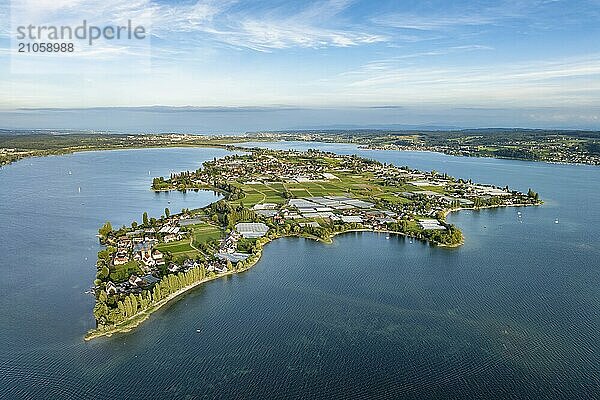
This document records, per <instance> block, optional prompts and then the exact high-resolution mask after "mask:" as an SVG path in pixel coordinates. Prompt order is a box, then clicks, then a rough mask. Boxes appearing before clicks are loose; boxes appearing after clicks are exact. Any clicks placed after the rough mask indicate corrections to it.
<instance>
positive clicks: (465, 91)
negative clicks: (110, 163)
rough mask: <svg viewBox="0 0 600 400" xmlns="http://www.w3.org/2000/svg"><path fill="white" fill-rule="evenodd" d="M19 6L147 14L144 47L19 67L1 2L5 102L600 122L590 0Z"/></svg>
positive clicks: (0, 102)
mask: <svg viewBox="0 0 600 400" xmlns="http://www.w3.org/2000/svg"><path fill="white" fill-rule="evenodd" d="M28 2H29V3H31V4H33V5H34V7H35V9H37V10H42V11H43V15H47V16H48V19H50V20H52V18H54V20H53V21H54V23H58V22H61V21H65V20H68V21H69V23H72V21H77V20H81V19H82V18H83V17H84V16H86V17H87V18H88V19H90V20H94V21H97V22H96V23H98V24H102V23H107V22H109V21H118V20H122V19H123V18H131V19H133V20H134V21H135V20H136V19H137V20H143V21H145V24H150V23H149V21H151V24H150V25H151V26H150V29H149V30H150V32H151V33H152V36H151V45H150V47H149V49H147V50H148V52H139V51H136V49H135V48H128V47H127V46H126V45H125V46H122V45H121V46H119V47H115V46H113V47H111V46H110V45H108V44H106V46H105V44H99V45H98V46H96V47H95V48H94V49H93V50H94V51H93V52H88V53H86V52H83V53H82V54H79V55H76V56H74V57H72V59H69V60H66V59H62V60H60V63H61V64H60V73H57V72H56V71H53V72H52V73H44V72H43V71H44V68H40V69H36V71H35V73H31V72H29V73H16V72H19V71H15V69H14V68H11V56H13V53H12V52H13V51H14V49H11V43H10V38H11V35H13V34H14V32H11V29H10V14H11V8H10V4H9V3H8V2H7V1H6V0H0V4H2V7H0V20H1V21H2V24H0V25H1V27H2V29H1V30H0V93H2V96H1V97H0V109H4V110H14V109H19V108H36V107H59V108H85V107H138V106H151V105H167V106H196V107H208V106H222V107H246V106H260V107H273V108H277V107H281V106H285V107H298V108H303V109H304V108H310V109H320V108H321V109H322V108H332V109H336V110H343V109H348V110H351V109H356V108H359V109H361V110H363V111H364V110H381V109H382V108H381V107H382V106H385V107H388V108H387V109H386V110H387V111H386V112H385V113H384V114H385V115H386V117H385V118H384V119H383V120H382V121H381V122H382V123H398V124H400V123H406V124H412V123H436V124H443V123H444V122H446V121H450V122H451V123H452V124H460V125H480V124H483V125H486V126H494V125H504V126H507V125H511V126H514V125H522V126H547V127H570V126H572V127H585V128H598V127H600V41H599V40H598V38H599V37H600V0H576V1H572V0H571V1H566V0H565V1H561V0H524V1H512V0H510V1H505V0H497V1H477V2H474V1H403V0H395V1H386V0H382V1H372V0H371V1H358V0H356V1H350V0H330V1H312V2H310V1H306V2H305V1H282V0H270V1H267V0H258V1H256V0H255V1H234V0H231V1H230V0H221V1H212V0H208V1H206V0H200V1H171V0H162V1H156V0H133V1H121V0H102V1H101V0H35V1H34V0H21V1H19V3H20V4H22V3H25V4H27V3H28ZM63 23H64V22H63ZM84 59H85V61H86V62H87V64H86V63H84V62H83V61H82V60H84ZM142 61H145V62H148V61H149V64H148V63H147V64H148V65H149V66H150V68H137V66H138V65H141V64H140V63H141V62H142ZM90 63H93V65H94V68H95V67H99V68H98V69H93V72H92V69H90V67H89V65H91V64H90ZM148 65H146V67H147V66H148ZM102 67H104V68H102ZM115 71H116V72H115ZM393 109H397V110H403V112H398V113H397V114H394V113H393V112H391V113H390V110H393ZM411 111H413V112H412V113H411ZM454 111H456V112H455V113H454ZM378 112H379V113H381V111H372V114H371V115H370V117H369V118H366V119H365V121H366V120H369V122H370V123H371V122H372V121H376V120H377V118H376V115H378V114H377V113H378ZM363 114H364V115H366V114H367V113H366V111H365V112H364V113H363ZM494 114H495V115H497V116H498V117H497V118H496V121H495V120H494V118H493V115H494ZM381 115H383V114H381ZM390 115H391V116H390ZM417 115H421V116H422V117H420V118H421V119H419V118H417V117H416V116H417ZM423 115H425V116H423ZM453 115H461V118H459V119H458V120H457V118H452V116H453ZM484 115H485V116H488V117H489V118H488V117H486V118H484V119H482V118H483V116H484ZM411 116H412V117H411ZM333 122H334V123H342V122H344V121H340V120H336V121H333ZM358 122H360V121H358ZM450 122H449V124H450ZM511 122H512V123H511ZM291 125H294V124H293V123H291Z"/></svg>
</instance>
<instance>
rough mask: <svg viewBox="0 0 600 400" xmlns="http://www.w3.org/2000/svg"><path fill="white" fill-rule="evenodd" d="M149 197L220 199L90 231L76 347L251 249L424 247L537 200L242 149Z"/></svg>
mask: <svg viewBox="0 0 600 400" xmlns="http://www.w3.org/2000/svg"><path fill="white" fill-rule="evenodd" d="M152 190H154V191H171V190H177V191H190V190H194V191H198V190H214V191H217V192H219V193H221V194H222V199H220V200H218V201H216V202H213V203H212V204H209V205H208V206H206V207H202V208H200V209H195V210H189V209H183V210H181V212H177V213H171V210H169V209H168V208H167V209H165V212H164V215H162V216H160V217H158V218H154V217H150V218H149V216H148V214H147V213H145V212H144V213H143V215H142V220H141V222H139V223H138V222H133V223H132V224H131V226H128V227H126V226H123V227H121V228H118V229H115V228H113V227H112V225H111V224H110V222H107V223H106V224H104V226H102V227H101V228H100V229H99V233H98V236H99V240H100V242H101V243H102V244H103V245H105V248H104V249H102V250H101V251H100V252H99V253H98V261H97V264H96V267H97V274H96V279H95V281H94V287H93V293H94V295H95V298H96V304H95V307H94V311H93V313H94V317H95V319H96V328H95V329H93V330H91V331H90V332H88V334H87V335H86V337H85V338H86V340H89V339H93V338H96V337H100V336H110V335H112V334H114V333H117V332H123V331H129V330H131V329H133V328H135V327H136V326H138V325H139V324H140V323H141V322H142V321H144V320H145V319H147V318H148V316H149V315H150V314H151V313H152V312H154V311H155V310H157V309H159V308H160V307H162V306H163V305H164V304H166V303H167V302H168V301H170V300H171V299H174V298H175V297H177V296H179V295H180V294H182V293H185V292H186V291H188V290H190V289H192V288H194V287H196V286H198V285H200V284H202V283H204V282H207V281H209V280H212V279H216V278H219V277H223V276H227V275H231V274H235V273H240V272H243V271H246V270H248V269H249V268H250V267H252V266H253V265H254V264H255V263H256V262H257V261H258V260H259V259H260V256H261V252H262V249H263V246H264V245H265V244H267V243H269V242H270V241H272V240H275V239H277V238H282V237H289V236H296V237H303V238H308V239H313V240H318V241H322V242H324V243H330V242H331V241H332V238H333V237H334V236H335V235H338V234H342V233H344V232H352V231H373V232H385V233H386V235H392V234H397V235H404V236H407V237H409V238H411V240H412V239H414V240H422V241H426V242H429V243H431V245H434V246H443V247H455V246H459V245H461V244H462V243H463V235H462V233H461V231H460V229H458V228H457V227H456V226H454V225H452V224H449V223H447V222H446V216H447V214H448V213H449V212H452V211H457V210H462V209H481V208H490V207H506V206H533V205H539V204H541V203H542V201H541V200H540V199H539V196H538V194H537V193H536V192H534V191H533V190H531V189H530V190H529V191H528V193H522V192H519V191H516V190H511V189H509V188H508V187H503V188H501V187H496V186H491V185H484V184H477V183H473V182H471V181H470V180H465V179H457V178H455V177H452V176H449V175H447V174H443V173H439V172H437V171H428V172H425V171H418V170H414V169H411V168H409V167H398V166H394V165H390V164H382V163H380V162H378V161H374V160H370V159H366V158H361V157H358V156H356V155H337V154H334V153H328V152H322V151H317V150H308V151H306V152H299V151H292V150H286V151H284V150H268V149H259V148H253V149H246V150H245V152H243V153H241V154H235V155H228V156H225V157H223V158H218V159H214V160H212V161H208V162H205V163H204V164H203V166H202V167H201V168H199V169H198V170H196V171H184V172H181V173H174V174H171V176H169V177H157V178H154V179H153V181H152Z"/></svg>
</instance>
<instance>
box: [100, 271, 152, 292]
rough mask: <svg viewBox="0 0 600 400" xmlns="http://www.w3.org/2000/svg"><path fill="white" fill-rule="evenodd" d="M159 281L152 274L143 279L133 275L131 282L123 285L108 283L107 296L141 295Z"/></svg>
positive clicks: (122, 283) (128, 281)
mask: <svg viewBox="0 0 600 400" xmlns="http://www.w3.org/2000/svg"><path fill="white" fill-rule="evenodd" d="M158 281H159V279H158V278H157V277H155V276H154V275H152V274H146V275H144V276H142V277H139V276H137V275H135V274H134V275H131V277H130V278H129V280H127V281H125V282H121V283H113V282H110V281H109V282H108V283H107V284H106V289H105V290H106V294H108V295H110V296H112V295H116V294H129V293H140V292H141V291H142V290H144V289H147V288H149V287H152V286H153V285H154V284H155V283H156V282H158Z"/></svg>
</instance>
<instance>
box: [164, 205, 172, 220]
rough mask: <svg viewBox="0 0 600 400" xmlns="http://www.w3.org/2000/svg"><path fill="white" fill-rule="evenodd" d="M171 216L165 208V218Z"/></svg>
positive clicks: (169, 211)
mask: <svg viewBox="0 0 600 400" xmlns="http://www.w3.org/2000/svg"><path fill="white" fill-rule="evenodd" d="M170 216H171V210H169V207H167V208H165V217H167V218H169V217H170Z"/></svg>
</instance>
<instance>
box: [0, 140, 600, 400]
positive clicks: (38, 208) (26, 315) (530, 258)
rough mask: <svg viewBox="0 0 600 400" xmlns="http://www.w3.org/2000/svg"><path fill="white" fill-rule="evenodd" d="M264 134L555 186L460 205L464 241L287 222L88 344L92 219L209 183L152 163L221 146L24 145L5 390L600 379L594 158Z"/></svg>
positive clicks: (192, 164) (431, 390)
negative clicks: (235, 270) (307, 235)
mask: <svg viewBox="0 0 600 400" xmlns="http://www.w3.org/2000/svg"><path fill="white" fill-rule="evenodd" d="M261 145H262V146H264V145H265V144H261ZM269 146H270V147H277V148H289V147H294V148H299V149H304V148H319V147H320V148H322V149H325V150H329V151H336V152H341V153H345V154H349V153H357V154H360V155H362V156H365V157H370V158H375V159H378V160H380V161H383V162H391V163H394V164H397V165H409V166H411V167H413V168H419V169H425V170H431V169H435V170H437V171H439V172H447V173H449V174H451V175H454V176H457V177H462V178H472V179H473V180H474V181H477V182H482V183H494V184H497V185H500V186H505V185H509V186H510V187H513V188H515V189H519V190H525V191H526V190H527V188H528V187H532V188H533V189H534V190H536V191H538V192H539V193H540V196H541V197H542V198H543V199H544V200H545V202H546V203H545V204H544V205H543V206H542V207H528V208H499V209H493V210H483V211H470V210H468V211H461V212H459V213H454V214H451V215H450V216H449V217H448V219H449V220H450V222H452V223H454V224H457V225H458V226H459V227H460V228H461V229H462V230H463V232H464V234H465V245H464V246H461V247H460V248H456V249H440V248H435V247H431V246H429V245H427V244H424V243H421V242H418V241H413V240H410V239H407V238H404V237H401V236H395V235H389V236H388V235H386V234H375V233H349V234H345V235H340V236H336V237H335V238H334V240H333V243H332V244H331V245H325V244H322V243H318V242H314V241H310V240H305V239H296V238H286V239H279V240H276V241H274V242H272V243H270V244H268V245H267V246H266V247H265V250H264V252H263V256H262V259H261V260H260V261H259V262H258V263H257V265H256V266H255V267H253V268H252V269H251V270H249V271H247V272H244V273H242V274H238V275H235V276H230V277H226V278H223V279H219V280H215V281H212V282H209V283H207V284H205V285H203V286H201V287H199V288H197V289H195V290H193V291H191V292H190V293H188V294H186V295H185V296H184V297H181V298H179V299H178V300H176V301H174V302H172V303H171V304H169V305H167V306H165V307H163V308H162V309H161V310H160V311H158V312H157V313H155V314H153V315H152V316H151V317H150V319H149V320H148V321H146V322H144V323H143V324H142V325H141V326H140V327H138V328H137V329H135V330H134V331H133V332H130V333H127V334H120V335H115V336H113V337H111V338H101V339H98V340H94V341H91V342H84V341H83V336H84V334H85V332H86V331H87V330H88V329H90V328H91V327H93V319H92V314H91V310H92V307H93V298H92V297H91V296H89V295H86V294H85V293H84V292H85V291H86V290H87V289H88V288H89V286H90V284H91V282H92V280H93V277H94V274H95V269H94V266H93V264H94V262H95V257H96V252H97V251H98V250H99V248H100V247H99V246H98V244H97V239H96V237H95V236H94V235H95V234H96V232H97V229H98V227H99V226H100V225H101V224H102V223H103V222H104V221H105V220H110V221H111V222H112V223H113V225H115V226H117V225H121V224H130V223H131V221H133V220H134V219H137V220H139V219H141V214H142V212H144V211H147V212H148V213H149V214H150V215H159V214H162V213H163V212H164V208H165V207H169V208H170V209H171V211H172V212H176V211H179V210H181V208H183V207H187V208H194V207H200V206H203V205H205V204H208V203H210V202H212V201H214V200H215V199H217V198H218V196H217V195H216V194H214V193H212V192H198V193H195V192H188V193H186V194H181V193H159V194H155V193H153V192H151V191H150V190H149V187H150V183H151V178H152V177H154V176H158V175H168V174H169V173H170V172H171V171H181V170H186V169H195V168H198V167H199V166H200V164H201V163H202V161H205V160H209V159H212V158H213V157H219V156H223V155H225V154H228V153H227V152H226V151H224V150H220V149H189V148H186V149H164V150H160V149H148V150H125V151H109V152H90V153H78V154H74V155H68V156H57V157H47V158H35V159H26V160H22V161H19V162H17V163H15V164H13V165H10V166H8V167H5V168H2V169H0V182H1V183H2V188H3V189H2V191H0V218H1V220H2V228H3V229H1V230H0V254H2V255H3V258H2V261H0V272H1V279H0V398H6V399H19V398H36V399H37V398H40V399H42V398H86V399H88V398H91V399H94V398H98V399H124V398H133V399H152V398H173V399H180V398H186V397H187V398H227V399H231V398H327V399H329V398H360V397H362V398H433V397H435V398H447V399H459V398H464V399H472V398H488V399H489V398H509V399H511V398H512V399H542V398H547V399H550V398H564V399H573V398H596V397H600V389H598V387H599V386H600V368H599V367H598V365H600V338H599V337H598V332H600V314H599V313H598V310H599V309H600V289H599V288H600V286H599V283H600V265H599V263H598V259H600V245H599V244H598V243H600V207H598V206H597V201H598V200H597V199H598V198H600V168H598V167H589V166H573V165H553V164H545V163H529V162H521V161H512V160H494V159H481V158H467V157H450V156H445V155H441V154H436V153H419V152H392V151H371V150H361V149H357V148H356V147H355V146H351V145H330V144H310V143H276V144H269ZM69 172H70V173H69ZM149 172H150V175H149ZM519 212H520V213H521V215H520V216H519V214H518V213H519ZM556 221H558V223H556ZM388 237H389V239H388Z"/></svg>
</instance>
